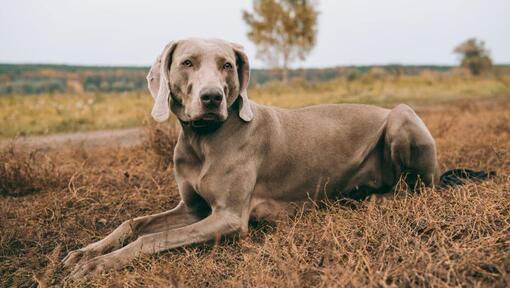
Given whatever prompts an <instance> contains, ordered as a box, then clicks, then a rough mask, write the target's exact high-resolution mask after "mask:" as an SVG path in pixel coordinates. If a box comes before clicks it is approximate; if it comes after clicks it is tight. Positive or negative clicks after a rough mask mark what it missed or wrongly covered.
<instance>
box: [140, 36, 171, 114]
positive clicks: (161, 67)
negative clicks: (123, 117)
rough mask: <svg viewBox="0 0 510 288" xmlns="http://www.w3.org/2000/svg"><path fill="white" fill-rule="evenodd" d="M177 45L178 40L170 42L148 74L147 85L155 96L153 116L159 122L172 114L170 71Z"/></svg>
mask: <svg viewBox="0 0 510 288" xmlns="http://www.w3.org/2000/svg"><path fill="white" fill-rule="evenodd" d="M176 46H177V42H170V43H168V44H167V45H166V46H165V49H164V50H163V52H162V53H161V55H159V56H158V58H157V59H156V61H155V62H154V64H153V65H152V67H151V69H150V71H149V74H148V75H147V86H148V87H149V91H150V92H151V95H152V98H154V106H153V107H152V113H151V115H152V118H154V120H156V121H158V122H163V121H165V120H167V119H168V117H169V116H170V107H169V103H168V101H169V97H170V82H169V77H168V71H169V69H170V61H171V59H172V53H173V51H174V50H175V47H176Z"/></svg>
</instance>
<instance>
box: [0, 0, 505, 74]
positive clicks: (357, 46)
mask: <svg viewBox="0 0 510 288" xmlns="http://www.w3.org/2000/svg"><path fill="white" fill-rule="evenodd" d="M251 5H252V1H246V0H244V1H243V0H214V1H212V0H209V1H207V0H201V1H199V0H180V1H177V0H166V1H164V0H144V1H142V0H86V1H84V0H44V1H41V0H15V1H14V0H13V1H4V2H3V3H2V5H1V9H0V63H52V64H74V65H135V66H148V65H150V64H152V62H153V61H154V59H155V58H156V57H157V55H158V54H159V53H160V52H161V50H162V49H163V47H164V45H165V44H166V43H167V42H168V41H170V40H176V39H182V38H188V37H207V38H209V37H210V38H223V39H226V40H229V41H233V42H237V43H239V44H242V45H243V46H244V47H245V50H246V51H247V53H248V55H249V57H250V61H251V64H252V65H251V66H252V67H256V68H263V67H267V65H266V64H265V63H264V62H262V61H260V60H258V59H256V58H255V56H256V53H255V52H256V48H255V46H254V45H253V43H251V42H250V41H249V40H248V38H247V37H246V32H247V31H248V27H247V26H246V24H245V23H244V22H243V20H242V16H241V15H242V9H250V8H251ZM318 8H319V12H320V15H319V26H318V37H317V45H316V46H315V48H314V49H313V51H312V52H311V53H310V55H309V56H308V57H307V58H306V60H305V61H298V62H296V63H294V64H293V65H292V66H293V67H294V68H297V67H330V66H337V65H373V64H439V65H455V64H457V63H458V61H459V58H458V56H457V55H455V54H454V53H453V52H452V50H453V48H454V47H455V46H456V45H457V44H459V43H460V42H462V41H464V40H466V39H468V38H471V37H476V38H478V39H482V40H484V41H485V42H486V46H487V47H488V48H489V49H490V51H491V56H492V58H493V61H494V62H495V63H499V64H510V17H509V16H508V15H509V12H510V1H509V0H427V1H417V0H384V1H382V0H371V1H369V0H319V7H318Z"/></svg>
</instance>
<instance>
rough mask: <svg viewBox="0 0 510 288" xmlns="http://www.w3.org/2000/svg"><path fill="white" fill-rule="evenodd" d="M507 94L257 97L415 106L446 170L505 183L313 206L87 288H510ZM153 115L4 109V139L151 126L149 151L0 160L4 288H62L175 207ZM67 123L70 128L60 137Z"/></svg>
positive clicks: (472, 82)
mask: <svg viewBox="0 0 510 288" xmlns="http://www.w3.org/2000/svg"><path fill="white" fill-rule="evenodd" d="M431 77H432V76H431ZM338 81H340V80H338ZM342 81H343V80H342ZM364 81H365V82H364ZM505 81H506V82H505ZM507 82H508V81H507V80H503V81H502V80H497V79H492V78H490V79H483V78H482V79H469V80H462V81H461V80H458V79H456V78H453V79H436V78H434V77H432V78H431V80H430V79H429V80H427V78H425V77H423V75H422V76H420V77H411V76H410V77H401V78H400V79H398V80H391V79H390V80H385V81H382V80H370V79H369V80H363V79H360V80H356V81H353V82H349V83H347V82H341V83H340V84H341V85H340V84H339V82H334V81H332V82H326V83H322V84H315V86H314V85H294V86H293V88H288V87H284V86H278V85H273V86H266V87H262V88H253V89H252V90H251V91H250V96H251V98H252V99H255V100H256V101H258V102H263V103H269V104H273V105H278V106H285V107H296V106H303V105H308V104H313V103H319V102H320V103H325V102H328V103H339V102H365V103H376V104H382V105H385V106H391V105H393V104H394V103H396V102H407V103H412V104H414V105H415V106H418V107H419V109H418V111H419V114H420V116H422V117H423V119H424V121H425V123H426V124H427V125H428V127H429V128H430V130H431V132H432V134H433V136H434V137H435V138H436V141H437V145H438V150H439V161H440V165H441V167H442V169H448V168H455V167H469V168H474V169H480V170H495V171H496V172H497V174H498V176H497V177H495V178H493V179H491V180H489V181H485V182H480V183H468V184H466V185H464V186H461V187H455V188H449V189H444V190H433V189H422V191H421V192H420V193H417V194H409V193H407V192H405V189H404V188H403V187H398V188H397V189H396V194H397V196H396V197H395V198H394V199H390V200H384V201H380V202H376V201H362V202H353V203H344V202H333V201H332V202H326V203H317V205H316V206H315V207H314V208H312V209H311V210H309V211H303V213H300V214H299V215H298V216H295V217H289V218H286V219H281V220H280V221H278V222H276V223H272V222H261V223H252V226H251V232H250V234H249V235H248V237H246V238H243V239H226V240H224V241H222V243H216V244H212V245H195V246H192V247H186V248H182V249H176V250H173V251H168V252H165V253H161V254H159V255H156V256H153V257H143V258H140V259H138V260H137V261H135V262H134V263H133V264H132V265H131V266H129V267H127V268H126V269H124V270H121V271H118V272H112V273H110V274H109V275H108V276H102V277H98V278H96V279H92V280H91V281H88V282H87V283H85V284H82V286H86V287H96V286H97V287H140V286H142V285H143V286H147V287H172V286H177V287H206V286H212V287H225V286H226V287H241V286H243V287H253V286H256V287H310V286H322V287H331V286H338V287H344V286H354V287H367V286H372V287H375V286H377V287H385V286H399V287H400V286H404V287H406V286H407V287H414V286H470V287H471V286H475V287H476V286H491V287H508V286H510V176H509V175H510V113H508V111H509V109H510V97H509V96H510V93H509V92H510V91H509V89H510V88H509V87H508V85H507V84H506V83H507ZM349 95H356V97H355V98H350V96H349ZM90 99H92V100H90ZM89 100H90V101H89ZM475 100H476V101H475ZM482 100H483V101H482ZM77 101H81V102H79V103H82V105H85V106H81V108H78V105H77V104H76V103H78V102H77ZM151 101H152V100H151V98H150V96H148V94H147V93H134V92H131V93H127V94H111V95H104V94H95V95H94V94H85V95H39V96H20V95H13V96H6V97H1V98H0V103H1V104H0V113H2V114H0V119H3V120H2V122H0V125H2V127H1V128H0V131H2V132H1V133H3V134H2V135H0V136H3V137H10V136H13V135H16V134H19V133H22V134H44V133H54V132H66V131H74V130H93V129H97V128H116V127H129V126H136V125H140V124H144V123H145V124H146V125H147V128H146V136H145V139H144V144H143V145H140V146H135V147H130V148H120V147H115V146H111V147H94V148H90V147H88V148H84V147H80V146H68V147H65V148H62V149H59V150H58V151H55V150H51V149H49V150H41V149H39V150H23V149H21V148H20V147H16V146H15V145H14V146H10V147H6V148H2V151H0V179H1V180H2V181H1V182H0V211H1V213H0V231H1V234H0V287H12V286H14V287H34V286H35V285H37V284H38V285H40V286H41V287H46V286H47V285H58V284H59V283H61V281H62V279H63V277H64V276H65V275H66V273H67V271H63V270H62V269H61V267H60V266H59V261H60V259H62V257H64V256H65V255H66V253H67V252H68V251H70V250H73V249H76V248H79V247H82V246H84V245H86V244H88V243H90V242H92V241H96V240H98V239H100V238H102V237H104V236H105V235H106V234H107V233H109V232H110V231H112V230H113V229H114V228H115V227H116V226H118V225H119V224H120V223H122V222H123V221H124V220H126V219H129V218H132V217H136V216H141V215H147V214H151V213H156V212H160V211H164V210H167V209H170V208H172V207H173V206H174V205H176V203H177V200H178V199H177V190H176V184H175V182H174V179H173V176H172V164H171V161H170V160H169V159H171V154H172V147H173V144H174V141H175V136H176V128H175V127H174V126H172V124H171V123H170V124H165V125H158V126H156V125H154V124H149V123H150V121H149V120H148V113H147V111H149V110H150V104H151ZM36 103H38V104H36ZM429 104H433V106H430V105H429ZM440 104H441V105H440ZM55 105H57V106H58V105H62V106H61V107H60V108H58V109H57V108H55ZM87 105H88V106H87ZM51 107H53V108H51ZM84 107H85V108H84ZM93 107H94V108H93ZM9 109H10V110H9ZM80 109H81V110H80ZM56 111H60V112H56ZM78 111H82V114H80V113H81V112H78ZM75 114H76V115H75ZM46 116H47V117H46ZM73 117H76V118H73ZM103 117H105V118H103ZM62 119H75V121H74V120H73V121H74V122H70V123H72V124H69V125H70V126H66V125H67V124H66V125H64V124H62V123H66V121H64V120H62ZM43 121H46V122H44V123H40V122H43ZM11 126H13V127H11Z"/></svg>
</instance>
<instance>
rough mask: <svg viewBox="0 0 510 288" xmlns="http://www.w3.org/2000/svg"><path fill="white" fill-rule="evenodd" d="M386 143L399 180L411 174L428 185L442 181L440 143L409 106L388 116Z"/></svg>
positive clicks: (394, 110)
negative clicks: (439, 162) (439, 165)
mask: <svg viewBox="0 0 510 288" xmlns="http://www.w3.org/2000/svg"><path fill="white" fill-rule="evenodd" d="M385 139H386V140H385V142H386V145H387V147H388V148H387V149H389V154H390V157H391V161H392V162H393V165H394V167H395V170H396V172H397V173H395V176H396V177H398V176H399V175H400V174H401V173H406V172H409V173H411V174H414V175H416V176H419V177H420V178H421V180H422V181H423V183H424V184H425V185H427V186H434V185H437V184H438V181H439V167H438V163H437V155H436V144H435V141H434V139H433V138H432V135H431V134H430V132H429V130H428V129H427V127H426V126H425V123H423V121H422V120H421V119H420V117H418V115H416V113H415V112H414V111H413V110H412V109H411V107H409V106H407V105H402V104H401V105H398V106H396V107H395V108H393V109H392V110H391V112H390V114H389V115H388V120H387V129H386V135H385Z"/></svg>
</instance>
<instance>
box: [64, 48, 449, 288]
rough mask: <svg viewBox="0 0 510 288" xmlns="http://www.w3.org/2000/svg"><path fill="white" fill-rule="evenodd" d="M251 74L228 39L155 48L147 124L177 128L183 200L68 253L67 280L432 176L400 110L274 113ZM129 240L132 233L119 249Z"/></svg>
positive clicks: (427, 147) (333, 108)
mask: <svg viewBox="0 0 510 288" xmlns="http://www.w3.org/2000/svg"><path fill="white" fill-rule="evenodd" d="M249 77H250V64H249V61H248V57H247V55H246V54H245V52H244V51H243V49H242V47H241V46H239V45H237V44H234V43H230V42H226V41H223V40H212V39H186V40H181V41H175V42H171V43H169V44H168V45H167V46H166V47H165V48H164V50H163V52H162V54H161V55H160V56H159V57H158V58H157V60H156V62H155V63H154V65H153V66H152V68H151V69H150V72H149V75H148V76H147V81H148V86H149V90H150V92H151V94H152V96H153V97H154V103H155V104H154V107H153V110H152V116H153V117H154V119H156V120H157V121H165V120H167V119H168V117H169V115H170V113H171V112H173V114H175V116H176V117H177V119H178V121H179V122H180V124H181V126H182V131H181V133H180V135H179V139H178V142H177V145H176V147H175V153H174V172H175V180H176V182H177V184H178V188H179V194H180V197H181V201H180V203H179V204H178V205H177V207H175V208H174V209H172V210H170V211H166V212H162V213H159V214H155V215H150V216H144V217H138V218H135V219H132V220H128V221H126V222H124V223H123V224H122V225H120V226H119V227H118V228H117V229H115V230H114V231H113V232H112V233H111V234H110V235H108V236H107V237H106V238H104V239H102V240H100V241H98V242H95V243H92V244H90V245H88V246H86V247H84V248H81V249H78V250H75V251H72V252H71V253H69V254H68V256H67V257H66V258H65V259H64V260H63V263H64V265H65V266H71V265H74V264H76V267H75V269H74V270H73V271H72V272H71V275H70V278H73V279H79V278H82V277H88V276H91V275H94V274H97V273H99V272H102V271H106V270H112V269H119V268H122V267H123V266H125V265H126V264H128V263H129V262H130V261H131V260H133V259H134V258H135V257H137V256H139V255H147V254H152V253H157V252H159V251H163V250H167V249H172V248H176V247H181V246H184V245H188V244H192V243H198V242H206V241H209V240H213V239H215V238H217V237H219V236H222V235H227V234H232V233H240V234H245V233H246V232H247V230H248V221H249V219H250V218H251V217H256V218H263V217H271V216H272V215H274V214H275V213H282V212H283V213H291V211H292V209H291V207H292V206H295V205H294V204H295V203H304V202H306V201H309V200H310V199H313V200H321V199H324V198H326V197H334V196H335V195H339V194H340V195H343V194H346V195H347V194H349V193H351V192H352V191H358V190H360V189H368V190H371V191H378V190H386V191H387V190H388V189H390V190H391V188H392V187H393V186H394V185H395V184H396V183H397V181H398V180H399V179H400V176H401V174H402V173H404V172H405V173H413V174H414V175H417V176H419V177H420V178H421V179H422V181H423V183H424V184H425V185H428V186H434V185H437V184H438V183H439V180H440V178H439V177H440V173H439V168H438V163H437V157H436V145H435V142H434V139H433V138H432V136H431V134H430V132H429V130H428V129H427V127H426V126H425V124H424V123H423V121H422V120H421V119H420V118H419V117H418V116H417V115H416V113H415V112H414V111H413V109H411V108H410V107H409V106H407V105H398V106H396V107H395V108H393V109H391V110H390V109H384V108H379V107H375V106H369V105H355V104H343V105H340V104H338V105H317V106H311V107H306V108H302V109H297V110H287V109H280V108H275V107H269V106H264V105H260V104H256V103H254V102H253V101H251V100H250V99H249V98H248V93H247V89H248V82H249ZM293 203H294V204H293ZM291 204H293V205H291ZM133 235H137V236H138V238H137V239H136V240H134V241H133V242H131V243H129V244H128V245H126V246H124V247H122V245H123V242H124V240H126V239H127V238H129V237H130V236H133ZM109 251H113V252H110V253H107V252H109ZM106 253H107V254H106Z"/></svg>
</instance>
